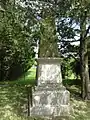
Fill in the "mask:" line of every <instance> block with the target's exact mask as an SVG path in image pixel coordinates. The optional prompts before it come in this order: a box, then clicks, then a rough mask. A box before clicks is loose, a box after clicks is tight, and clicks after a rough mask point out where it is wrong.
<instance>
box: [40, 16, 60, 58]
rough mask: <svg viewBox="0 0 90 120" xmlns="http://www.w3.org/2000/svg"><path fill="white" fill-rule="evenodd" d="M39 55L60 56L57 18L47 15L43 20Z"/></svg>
mask: <svg viewBox="0 0 90 120" xmlns="http://www.w3.org/2000/svg"><path fill="white" fill-rule="evenodd" d="M39 57H40V58H41V57H58V45H57V35H56V27H55V20H54V18H53V17H47V18H46V19H44V20H42V21H41V27H40V43H39Z"/></svg>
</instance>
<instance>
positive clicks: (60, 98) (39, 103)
mask: <svg viewBox="0 0 90 120" xmlns="http://www.w3.org/2000/svg"><path fill="white" fill-rule="evenodd" d="M52 73H53V74H52ZM46 75H47V76H46ZM37 77H38V86H37V87H36V90H35V91H34V93H33V99H32V101H33V106H32V107H31V109H30V114H31V116H34V117H36V116H37V117H49V118H50V117H58V116H68V115H69V108H70V103H69V98H70V94H69V92H68V91H67V90H66V89H65V87H64V86H63V85H62V77H61V69H60V59H55V58H54V59H46V60H45V59H39V64H38V72H37Z"/></svg>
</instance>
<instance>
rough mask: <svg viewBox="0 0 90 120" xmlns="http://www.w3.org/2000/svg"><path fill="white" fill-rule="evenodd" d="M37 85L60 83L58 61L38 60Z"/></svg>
mask: <svg viewBox="0 0 90 120" xmlns="http://www.w3.org/2000/svg"><path fill="white" fill-rule="evenodd" d="M37 62H38V75H37V79H38V85H41V84H45V83H46V84H47V83H55V84H56V83H62V76H61V69H60V59H57V58H56V59H55V58H52V59H51V58H48V59H45V58H42V59H38V61H37Z"/></svg>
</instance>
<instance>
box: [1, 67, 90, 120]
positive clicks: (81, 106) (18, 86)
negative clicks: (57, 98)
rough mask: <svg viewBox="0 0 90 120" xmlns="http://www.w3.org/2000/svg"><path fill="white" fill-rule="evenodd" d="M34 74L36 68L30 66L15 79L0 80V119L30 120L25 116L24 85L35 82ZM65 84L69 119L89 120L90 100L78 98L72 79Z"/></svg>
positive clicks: (78, 93)
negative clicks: (68, 97)
mask: <svg viewBox="0 0 90 120" xmlns="http://www.w3.org/2000/svg"><path fill="white" fill-rule="evenodd" d="M35 76H36V69H35V68H32V69H30V70H28V71H27V73H25V74H24V75H23V76H22V77H20V78H19V79H18V80H16V81H12V82H10V81H7V82H0V120H31V118H28V117H27V108H28V106H27V105H28V99H27V95H28V91H27V87H26V86H28V85H29V86H33V85H34V84H35ZM68 82H69V83H68ZM70 82H71V83H70ZM66 83H67V84H66ZM65 84H66V87H67V89H68V90H69V91H70V93H71V100H70V103H71V106H72V107H71V108H72V110H71V114H70V120H90V101H83V100H82V99H81V98H80V88H79V87H78V86H77V85H74V84H73V80H72V81H70V80H69V81H65ZM32 119H33V118H32ZM33 120H35V119H33ZM36 120H37V119H36ZM38 120H40V119H38ZM64 120H65V119H64Z"/></svg>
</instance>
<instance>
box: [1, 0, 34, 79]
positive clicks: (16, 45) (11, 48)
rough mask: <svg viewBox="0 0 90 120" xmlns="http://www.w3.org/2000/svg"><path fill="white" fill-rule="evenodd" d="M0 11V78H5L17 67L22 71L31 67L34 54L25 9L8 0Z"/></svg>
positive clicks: (14, 72)
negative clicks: (26, 23)
mask: <svg viewBox="0 0 90 120" xmlns="http://www.w3.org/2000/svg"><path fill="white" fill-rule="evenodd" d="M0 13H1V14H3V16H2V17H1V18H0V56H1V57H0V69H1V71H0V80H7V79H12V76H11V74H13V75H14V74H16V71H17V70H18V69H19V71H21V73H22V72H24V71H26V70H27V69H28V68H29V67H31V66H32V64H33V57H34V55H35V54H34V47H33V41H32V38H31V37H30V34H31V30H30V29H27V26H25V22H26V21H25V18H24V17H25V13H26V11H25V9H23V8H22V9H21V8H20V7H19V6H18V5H15V4H14V5H13V2H12V1H9V2H7V7H6V8H5V11H3V12H2V11H0ZM19 71H18V72H19ZM21 73H20V74H21Z"/></svg>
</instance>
